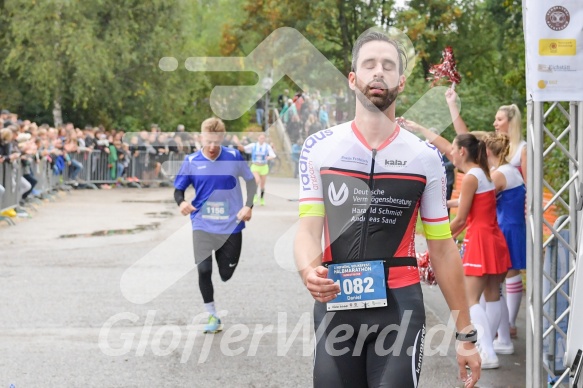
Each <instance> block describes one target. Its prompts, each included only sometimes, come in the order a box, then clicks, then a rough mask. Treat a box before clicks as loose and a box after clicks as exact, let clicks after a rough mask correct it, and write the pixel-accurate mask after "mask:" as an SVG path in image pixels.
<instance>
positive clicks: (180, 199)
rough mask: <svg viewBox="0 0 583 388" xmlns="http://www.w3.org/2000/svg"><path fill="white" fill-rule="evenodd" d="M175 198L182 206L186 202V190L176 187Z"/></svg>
mask: <svg viewBox="0 0 583 388" xmlns="http://www.w3.org/2000/svg"><path fill="white" fill-rule="evenodd" d="M174 200H175V201H176V204H177V205H178V206H180V204H181V203H182V202H184V190H179V189H174Z"/></svg>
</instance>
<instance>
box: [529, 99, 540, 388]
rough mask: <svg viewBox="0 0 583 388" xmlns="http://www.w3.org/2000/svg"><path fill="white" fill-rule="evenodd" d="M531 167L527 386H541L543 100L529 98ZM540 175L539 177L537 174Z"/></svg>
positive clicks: (537, 387) (535, 387)
mask: <svg viewBox="0 0 583 388" xmlns="http://www.w3.org/2000/svg"><path fill="white" fill-rule="evenodd" d="M527 112H528V113H527V115H528V129H527V141H528V153H527V157H528V162H529V166H530V167H531V168H529V169H528V171H527V174H528V176H527V201H528V215H529V217H528V218H529V219H528V222H527V256H528V257H527V285H526V293H527V304H528V307H529V309H528V311H527V314H526V327H527V330H526V386H527V387H532V388H540V387H541V384H542V382H543V381H544V379H543V373H542V372H543V368H542V363H541V361H542V354H543V352H542V277H543V268H542V266H543V248H542V247H543V236H542V227H543V201H542V199H543V185H542V181H543V180H542V176H543V166H542V159H543V156H542V155H543V141H542V139H543V136H542V134H543V131H542V126H543V103H542V102H532V101H529V102H528V109H527ZM535 177H537V178H535Z"/></svg>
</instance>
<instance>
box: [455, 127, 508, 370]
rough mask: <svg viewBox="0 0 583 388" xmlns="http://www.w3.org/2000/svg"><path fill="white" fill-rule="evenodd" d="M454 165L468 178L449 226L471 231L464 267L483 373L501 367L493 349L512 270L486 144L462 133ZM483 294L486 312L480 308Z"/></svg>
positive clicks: (459, 230)
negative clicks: (504, 284)
mask: <svg viewBox="0 0 583 388" xmlns="http://www.w3.org/2000/svg"><path fill="white" fill-rule="evenodd" d="M450 155H451V158H450V160H451V161H452V162H453V164H454V165H455V166H456V167H457V168H458V169H459V170H461V171H463V172H465V176H464V178H463V180H462V184H461V194H460V198H459V204H458V211H457V214H456V217H455V218H454V219H453V221H452V222H451V232H452V235H453V236H454V237H456V236H457V235H459V234H460V233H461V232H462V231H463V230H464V228H466V227H467V231H466V236H465V238H464V257H463V266H464V273H465V275H466V290H467V292H468V303H469V305H470V306H471V307H470V315H471V318H472V322H473V323H474V324H475V325H476V326H477V327H478V337H479V341H480V355H481V357H482V369H493V368H497V367H499V361H498V357H497V356H496V353H495V352H494V348H493V339H494V338H493V333H496V329H497V328H498V324H499V323H500V316H501V311H502V308H503V307H504V308H506V306H503V305H502V303H501V301H500V292H499V290H500V283H501V282H503V281H504V277H505V275H506V272H507V271H508V268H509V267H510V266H511V262H510V255H509V253H508V247H507V245H506V240H505V239H504V235H503V234H502V231H501V230H500V227H499V226H498V221H497V219H496V191H495V187H494V183H493V182H492V180H491V178H490V173H489V167H488V160H487V156H486V145H485V144H484V142H482V141H479V140H478V139H477V138H476V137H475V136H474V135H472V134H463V135H458V136H457V137H456V138H455V140H454V142H453V145H452V147H451V153H450ZM482 293H483V294H484V297H485V299H486V309H485V311H484V308H483V307H482V306H480V296H481V295H482Z"/></svg>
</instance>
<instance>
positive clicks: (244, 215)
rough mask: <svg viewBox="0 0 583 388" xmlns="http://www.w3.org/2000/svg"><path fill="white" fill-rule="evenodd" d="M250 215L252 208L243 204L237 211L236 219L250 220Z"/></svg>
mask: <svg viewBox="0 0 583 388" xmlns="http://www.w3.org/2000/svg"><path fill="white" fill-rule="evenodd" d="M252 215H253V209H251V208H250V207H249V206H243V207H242V208H241V210H239V212H238V213H237V219H238V220H239V221H250V220H251V216H252Z"/></svg>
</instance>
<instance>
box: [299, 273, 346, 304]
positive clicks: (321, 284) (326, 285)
mask: <svg viewBox="0 0 583 388" xmlns="http://www.w3.org/2000/svg"><path fill="white" fill-rule="evenodd" d="M306 288H307V289H308V290H309V291H310V293H311V294H312V297H313V298H314V299H316V300H317V301H318V302H322V303H326V302H330V301H331V300H332V299H334V298H336V296H337V294H338V293H339V292H340V286H339V285H338V284H335V283H334V282H333V281H332V279H328V268H326V267H324V266H321V265H320V266H318V267H316V268H314V269H312V270H311V271H310V272H309V273H308V275H307V276H306Z"/></svg>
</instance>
